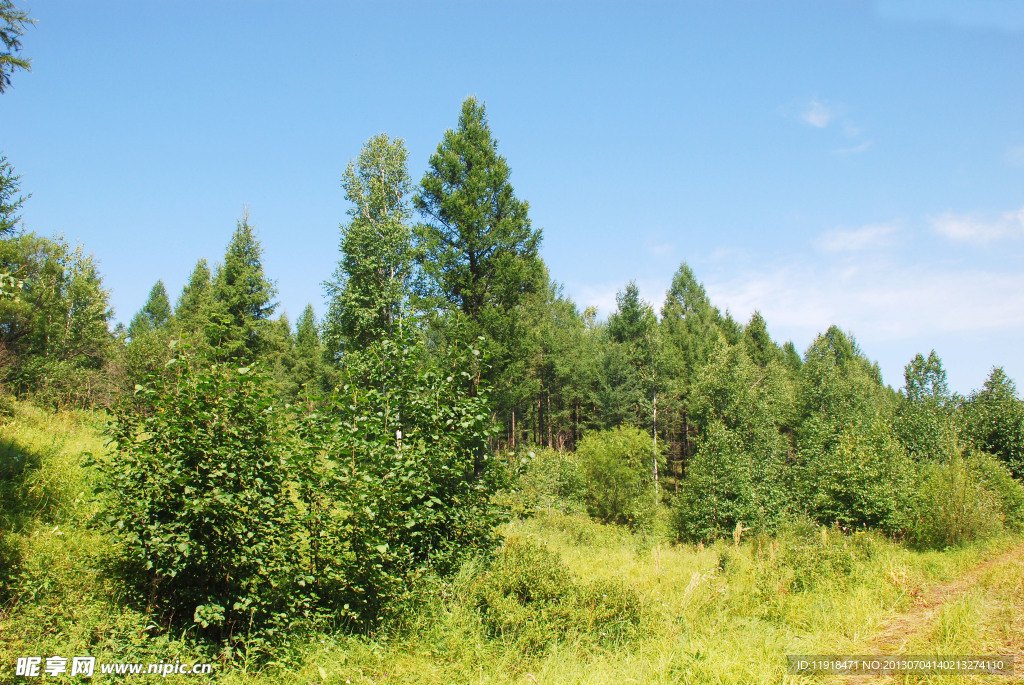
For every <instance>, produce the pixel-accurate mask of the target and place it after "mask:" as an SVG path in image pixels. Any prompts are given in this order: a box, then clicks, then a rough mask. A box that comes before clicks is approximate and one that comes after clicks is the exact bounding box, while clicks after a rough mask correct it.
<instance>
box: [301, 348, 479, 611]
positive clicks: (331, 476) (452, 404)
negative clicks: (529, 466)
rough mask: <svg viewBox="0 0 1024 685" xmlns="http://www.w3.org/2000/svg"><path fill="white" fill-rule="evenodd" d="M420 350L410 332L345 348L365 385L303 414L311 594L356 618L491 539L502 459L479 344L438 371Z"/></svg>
mask: <svg viewBox="0 0 1024 685" xmlns="http://www.w3.org/2000/svg"><path fill="white" fill-rule="evenodd" d="M421 355H422V350H421V349H420V348H418V346H417V345H415V344H414V339H413V338H411V337H410V335H409V333H406V337H405V338H404V339H402V340H400V341H395V340H388V339H385V340H382V341H380V343H378V344H376V345H374V346H372V347H371V348H369V349H368V350H366V351H364V353H363V354H361V355H355V358H354V359H353V358H350V357H349V355H346V364H347V365H352V364H358V365H359V368H354V369H350V368H346V371H347V372H348V375H349V377H350V378H353V379H356V380H357V381H358V383H356V384H352V385H343V386H342V387H341V388H339V389H338V391H337V392H336V393H335V394H334V395H332V396H331V397H330V398H328V406H327V408H325V409H324V410H323V411H321V412H318V413H313V414H309V415H306V416H305V417H303V419H302V421H303V423H302V426H301V434H302V448H301V449H300V450H299V451H298V452H297V454H296V458H295V468H296V471H297V473H298V481H299V483H300V488H299V498H300V500H301V502H302V508H303V513H302V516H301V520H302V524H303V527H304V529H305V539H306V544H308V546H309V559H310V570H309V574H310V576H311V582H312V583H313V585H312V588H313V592H314V593H315V596H316V598H317V601H318V603H319V605H320V606H322V607H327V608H328V609H330V610H331V611H337V612H338V613H339V614H340V616H341V617H342V618H343V619H344V620H346V621H348V622H350V623H351V624H352V625H355V626H362V627H367V626H370V625H372V624H373V622H374V621H376V620H377V619H378V618H379V617H381V616H382V615H385V614H386V612H387V609H388V607H389V606H390V605H393V604H394V602H395V601H396V600H397V599H398V598H400V597H401V596H402V595H403V593H405V592H407V591H408V588H409V583H410V582H411V581H412V579H414V578H415V577H417V576H419V575H422V574H423V573H426V572H427V571H428V569H429V570H433V571H435V572H437V573H439V574H441V575H445V574H448V573H451V572H452V571H454V570H455V569H456V568H457V567H458V565H459V563H460V562H461V561H462V560H463V559H464V558H465V556H466V555H467V554H472V553H474V552H475V551H477V550H486V549H488V548H489V547H490V546H491V545H492V544H493V543H494V540H495V537H494V536H495V531H494V525H495V524H496V523H497V521H498V520H499V519H498V512H497V510H496V509H495V508H494V507H493V506H492V504H491V503H490V498H491V495H492V494H493V493H494V492H495V491H496V486H497V477H498V471H497V469H498V466H497V464H496V461H495V460H494V459H493V458H492V457H490V456H489V455H488V448H487V440H488V437H489V436H490V434H491V427H490V425H489V423H490V422H489V416H490V411H489V409H488V406H487V399H486V393H485V392H484V389H483V388H481V387H478V386H476V383H477V382H478V381H479V373H480V370H479V362H478V360H477V351H476V350H466V351H465V352H463V353H461V354H459V355H458V356H451V357H450V358H449V359H448V360H447V362H446V363H445V364H444V366H443V367H442V368H438V367H436V366H432V365H429V364H427V365H424V366H422V367H421V366H419V362H420V357H421ZM474 386H475V390H474V392H473V393H469V392H467V390H468V389H469V388H470V387H474ZM339 608H343V609H339Z"/></svg>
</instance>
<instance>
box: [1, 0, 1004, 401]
mask: <svg viewBox="0 0 1024 685" xmlns="http://www.w3.org/2000/svg"><path fill="white" fill-rule="evenodd" d="M18 4H19V6H21V7H27V8H28V9H29V10H30V11H31V13H32V16H34V17H35V18H36V19H37V20H38V24H37V25H36V26H35V27H33V28H30V29H29V30H28V32H27V35H26V36H25V38H24V41H23V42H24V55H25V56H28V57H30V58H32V60H33V69H32V72H31V73H23V72H22V73H18V74H16V75H15V77H14V84H13V87H12V88H11V89H10V90H9V91H8V92H7V93H5V94H4V95H3V96H2V97H0V150H2V151H3V153H4V154H6V155H7V156H8V158H9V160H10V161H11V163H13V164H14V165H15V167H16V169H17V170H18V172H19V173H21V174H22V175H23V180H22V185H23V190H25V191H28V192H31V193H32V194H33V196H32V198H31V199H30V200H29V201H28V203H27V204H26V206H25V210H24V220H25V225H26V227H27V228H28V229H29V230H34V231H37V232H40V233H43V234H54V233H60V232H62V233H63V234H64V235H65V236H66V237H67V238H68V239H69V240H72V241H77V242H82V243H83V244H84V245H85V246H86V248H87V249H89V250H91V251H93V252H94V253H95V255H96V256H97V257H98V258H99V259H100V260H101V270H102V273H103V276H104V281H105V284H106V285H107V287H109V288H110V289H111V290H112V302H113V304H114V307H115V309H116V315H117V318H118V319H120V320H123V321H126V320H127V319H129V318H130V317H131V316H132V314H133V313H134V312H135V311H136V310H137V309H138V308H139V307H140V306H141V305H142V303H143V302H144V300H145V298H146V295H147V293H148V291H149V289H150V287H151V286H152V285H153V283H154V282H155V281H156V279H158V278H159V279H163V281H164V282H165V283H166V285H167V287H168V290H169V292H170V293H171V296H172V299H173V298H174V297H176V296H177V293H178V292H179V291H180V289H181V287H182V285H183V284H184V281H185V279H186V278H187V276H188V274H189V272H190V271H191V269H192V267H193V265H194V264H195V262H196V260H197V259H198V258H200V257H205V258H207V259H209V260H210V261H211V262H213V261H216V260H217V259H219V258H220V257H221V255H222V254H223V251H224V248H225V246H226V244H227V241H228V239H229V237H230V235H231V232H232V230H233V228H234V225H235V220H236V219H237V218H238V217H239V216H240V215H241V213H242V211H243V207H244V206H247V207H248V209H249V212H250V216H251V218H252V221H253V223H254V224H255V226H256V227H257V229H258V231H259V235H260V238H261V240H262V242H263V245H264V248H265V266H266V270H267V272H268V274H269V275H270V277H272V278H273V279H275V280H276V281H277V284H278V288H279V290H280V296H279V299H280V302H281V309H283V310H285V311H287V312H288V314H290V315H291V317H292V319H293V320H294V317H295V316H296V315H297V314H298V313H299V312H300V311H301V309H302V307H303V306H304V305H305V303H306V302H312V303H313V304H314V306H315V307H316V309H317V311H318V312H323V311H324V302H323V291H322V287H321V282H322V281H323V280H325V279H326V278H328V277H329V275H330V273H331V271H332V270H333V268H334V265H335V263H336V261H337V256H338V255H337V244H338V237H339V234H338V225H339V223H340V222H342V221H343V220H344V219H345V210H346V208H347V205H346V202H345V200H344V196H343V193H342V190H341V187H340V183H339V180H340V177H341V173H342V171H343V169H344V167H345V165H346V163H347V162H348V160H349V159H351V158H353V157H355V156H356V155H357V154H358V153H359V149H360V147H361V146H362V144H363V143H364V142H365V141H366V139H368V138H369V137H370V136H372V135H374V134H376V133H379V132H382V131H384V132H387V133H388V134H389V135H391V136H398V137H401V138H403V139H404V140H405V141H406V143H407V146H408V148H409V152H410V173H411V175H412V177H413V178H414V179H415V180H418V179H419V178H421V177H422V174H423V173H424V171H425V170H426V167H427V159H428V157H429V155H430V154H431V152H432V151H433V150H434V149H435V148H436V146H437V144H438V142H439V141H440V140H441V137H442V135H443V133H444V131H445V130H446V129H447V128H451V127H453V126H454V125H455V123H456V120H457V116H458V111H459V106H460V103H461V101H462V99H463V98H465V97H466V96H467V95H476V96H477V97H478V98H480V99H481V100H483V101H484V102H485V103H486V104H487V111H488V115H489V119H490V124H491V128H492V130H493V132H494V134H495V136H496V137H497V139H498V141H499V149H500V152H501V153H502V154H503V155H504V156H505V157H506V158H507V160H508V162H509V165H510V167H511V169H512V183H513V185H514V186H515V188H516V192H517V194H518V196H519V197H521V198H523V199H525V200H527V201H529V203H530V215H531V218H532V220H533V223H534V225H535V226H537V227H540V228H542V229H543V231H544V242H543V247H542V255H543V257H544V259H545V261H546V262H547V264H548V266H549V268H550V271H551V274H552V276H553V277H554V278H555V279H556V280H558V281H560V282H562V283H563V284H564V285H565V290H566V293H567V294H568V295H570V296H571V297H572V298H573V299H574V300H575V301H576V302H577V304H578V305H580V307H581V308H582V307H583V306H586V305H590V304H593V305H597V306H598V307H599V308H600V310H601V313H602V314H603V315H606V314H608V313H609V312H610V311H611V310H613V309H614V302H615V299H614V298H615V293H616V291H618V290H620V289H621V288H622V287H623V286H624V285H625V283H626V282H627V281H629V280H631V279H635V280H636V281H637V283H638V285H639V287H640V290H641V293H642V294H643V295H644V297H646V298H647V299H648V300H650V301H651V302H653V303H654V304H656V305H657V306H659V307H660V304H661V302H662V300H663V298H664V292H665V290H666V288H667V287H668V285H669V283H670V281H671V278H672V275H673V273H674V272H675V270H676V269H677V268H678V266H679V264H680V262H681V261H683V260H685V261H687V262H688V263H689V264H690V265H691V266H692V267H693V268H694V270H695V271H696V273H697V276H698V278H700V279H701V280H702V281H703V282H704V283H705V285H706V287H707V289H708V291H709V293H710V294H711V296H712V299H713V301H714V302H715V304H716V305H718V306H719V307H720V308H722V309H726V308H727V309H729V310H730V312H732V314H733V315H734V316H735V317H736V318H738V319H740V320H742V321H746V320H747V319H748V318H749V316H750V314H751V313H752V312H753V311H754V309H759V310H760V311H761V312H762V313H763V315H764V316H765V318H766V320H767V322H768V327H769V331H770V332H771V334H772V335H773V337H775V338H776V339H778V340H780V341H784V340H787V339H792V340H793V341H794V342H795V343H796V345H797V347H798V348H799V349H801V350H803V349H805V348H806V347H807V345H808V344H809V343H810V342H811V340H812V339H813V337H814V335H815V334H816V333H818V332H820V331H822V330H824V329H825V328H827V327H828V326H829V325H830V324H832V323H836V324H838V325H839V326H841V327H842V328H844V329H846V330H850V331H852V332H853V334H854V335H855V336H856V338H857V340H858V342H859V343H860V345H861V347H862V349H863V350H864V351H865V352H866V353H867V354H868V356H870V357H871V358H872V359H877V360H878V361H879V363H880V364H881V367H882V371H883V375H884V377H885V380H886V381H887V382H889V383H891V384H893V385H894V386H897V387H899V386H901V385H902V369H903V365H904V364H906V363H907V361H909V359H910V358H911V357H912V356H913V355H914V354H915V353H917V352H923V353H927V352H928V350H930V349H932V348H934V349H935V350H936V351H937V352H938V353H939V355H940V356H941V357H942V358H943V361H944V363H945V365H946V368H947V370H948V373H949V378H950V384H951V386H952V387H953V388H954V389H956V390H959V391H961V392H968V391H969V390H970V389H972V388H976V387H979V386H980V385H981V383H982V382H983V381H984V379H985V377H986V375H987V373H988V370H989V368H990V367H991V366H992V365H994V364H999V365H1003V366H1005V368H1006V370H1007V372H1008V373H1009V374H1010V375H1011V376H1012V377H1014V378H1015V379H1016V380H1017V381H1018V382H1019V383H1024V355H1022V353H1021V348H1022V345H1021V341H1022V340H1024V3H1014V2H1011V1H1009V0H1007V1H1005V2H998V1H992V0H989V1H985V0H973V1H972V2H969V3H951V2H941V1H937V0H932V1H929V2H897V1H896V0H889V1H887V2H878V3H870V2H855V3H854V2H828V3H811V2H806V3H780V2H773V3H760V2H758V3H755V2H743V3H706V2H700V3H643V2H629V3H598V2H588V3H582V2H544V3H526V2H515V3H505V4H498V3H491V2H401V3H399V2H375V3H370V2H359V3H341V2H323V3H320V2H297V3H270V2H241V1H238V2H227V1H224V2H220V1H214V2H186V1H178V2H166V1H164V2H156V1H153V2H128V1H124V2H99V1H97V2H88V3H70V2H65V1H60V2H58V1H52V0H50V1H43V0H33V1H31V2H23V1H19V2H18ZM279 311H280V310H279Z"/></svg>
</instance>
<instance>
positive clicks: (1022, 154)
mask: <svg viewBox="0 0 1024 685" xmlns="http://www.w3.org/2000/svg"><path fill="white" fill-rule="evenodd" d="M1004 159H1005V160H1006V163H1007V164H1009V165H1010V166H1024V145H1018V146H1016V147H1011V148H1009V149H1008V150H1007V151H1006V156H1005V157H1004Z"/></svg>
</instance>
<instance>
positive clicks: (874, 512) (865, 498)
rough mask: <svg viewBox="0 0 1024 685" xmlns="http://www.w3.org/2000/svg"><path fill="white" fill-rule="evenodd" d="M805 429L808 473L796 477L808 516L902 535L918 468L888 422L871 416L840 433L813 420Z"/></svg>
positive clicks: (804, 470)
mask: <svg viewBox="0 0 1024 685" xmlns="http://www.w3.org/2000/svg"><path fill="white" fill-rule="evenodd" d="M819 429H820V431H821V432H820V433H819V432H818V430H819ZM803 430H804V432H805V439H804V444H803V449H802V453H801V457H802V461H803V468H801V469H799V470H798V471H797V474H796V475H797V482H798V489H799V492H800V493H801V497H800V500H801V501H802V502H803V503H804V505H805V506H806V507H807V513H808V514H809V515H810V516H811V517H812V518H814V519H815V520H816V521H818V522H819V523H822V524H824V525H832V524H838V525H840V526H845V527H848V528H860V527H865V526H866V527H869V528H878V529H880V530H883V531H885V532H887V533H890V534H897V535H898V534H902V533H903V532H904V531H905V530H906V529H907V526H908V524H909V518H910V515H911V512H910V509H911V507H910V501H911V499H912V498H913V493H914V492H915V491H916V487H917V482H916V481H917V466H916V464H915V463H914V462H913V460H911V459H910V457H909V456H907V453H906V451H905V450H904V449H903V448H902V446H901V445H900V444H899V443H898V442H897V440H896V438H895V436H894V435H893V432H892V429H891V427H890V426H889V425H888V424H887V423H886V421H885V419H884V418H883V417H881V416H875V417H870V418H867V419H866V420H865V421H864V423H860V424H852V425H850V426H847V427H845V428H843V429H841V430H839V431H838V432H833V430H834V429H833V428H831V427H828V426H826V425H824V424H819V423H818V422H817V421H815V420H814V419H812V420H811V421H808V422H807V423H805V425H804V427H803Z"/></svg>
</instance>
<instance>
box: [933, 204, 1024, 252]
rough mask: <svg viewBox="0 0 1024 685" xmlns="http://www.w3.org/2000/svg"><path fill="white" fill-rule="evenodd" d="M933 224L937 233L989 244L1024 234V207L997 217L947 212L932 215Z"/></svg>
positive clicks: (956, 238) (952, 238)
mask: <svg viewBox="0 0 1024 685" xmlns="http://www.w3.org/2000/svg"><path fill="white" fill-rule="evenodd" d="M931 224H932V229H933V230H934V231H935V232H936V233H938V234H939V235H942V236H945V237H947V238H949V239H950V240H954V241H956V242H962V243H975V244H977V245H988V244H989V243H992V242H995V241H997V240H1003V239H1005V238H1019V237H1021V236H1024V208H1022V209H1018V210H1016V211H1012V212H1004V213H1003V214H1002V215H1001V216H999V217H997V218H995V219H986V218H984V217H981V216H978V215H974V214H956V213H954V212H945V213H943V214H940V215H938V216H934V217H932V218H931Z"/></svg>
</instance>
